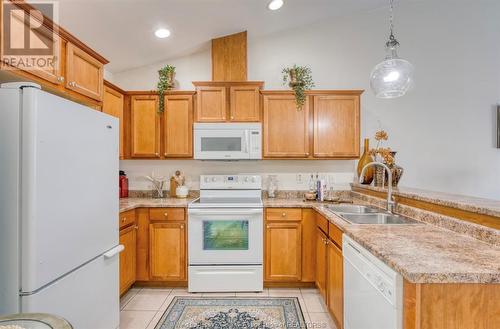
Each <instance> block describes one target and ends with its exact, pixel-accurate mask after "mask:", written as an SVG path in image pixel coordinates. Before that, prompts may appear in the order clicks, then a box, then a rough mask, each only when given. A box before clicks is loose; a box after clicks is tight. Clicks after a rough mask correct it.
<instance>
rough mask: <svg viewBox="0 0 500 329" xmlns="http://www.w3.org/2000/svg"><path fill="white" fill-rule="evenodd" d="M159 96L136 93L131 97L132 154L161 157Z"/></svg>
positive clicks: (141, 156)
mask: <svg viewBox="0 0 500 329" xmlns="http://www.w3.org/2000/svg"><path fill="white" fill-rule="evenodd" d="M157 108H158V96H156V95H136V96H131V98H130V134H131V138H130V139H131V141H130V142H131V146H130V148H131V156H132V157H133V158H159V157H160V116H159V115H158V113H157Z"/></svg>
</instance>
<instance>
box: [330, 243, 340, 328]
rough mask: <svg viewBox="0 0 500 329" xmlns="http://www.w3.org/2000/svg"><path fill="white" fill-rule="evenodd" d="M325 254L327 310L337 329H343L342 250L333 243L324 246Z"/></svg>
mask: <svg viewBox="0 0 500 329" xmlns="http://www.w3.org/2000/svg"><path fill="white" fill-rule="evenodd" d="M326 254H327V257H326V259H327V279H326V281H327V298H326V304H327V305H328V310H329V311H330V314H331V315H332V317H333V321H335V325H336V326H337V328H338V329H342V327H343V321H344V320H343V312H344V275H343V269H344V266H343V257H342V250H340V248H339V247H338V246H337V245H336V244H335V243H333V242H331V241H328V244H327V245H326Z"/></svg>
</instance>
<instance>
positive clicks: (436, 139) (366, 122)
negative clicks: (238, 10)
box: [114, 0, 500, 199]
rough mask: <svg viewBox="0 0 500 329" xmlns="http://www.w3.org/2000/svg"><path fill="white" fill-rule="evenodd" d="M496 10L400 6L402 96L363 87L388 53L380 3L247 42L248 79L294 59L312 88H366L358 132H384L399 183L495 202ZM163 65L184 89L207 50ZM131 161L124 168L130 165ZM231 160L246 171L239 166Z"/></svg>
mask: <svg viewBox="0 0 500 329" xmlns="http://www.w3.org/2000/svg"><path fill="white" fill-rule="evenodd" d="M499 13H500V2H499V1H495V0H476V1H473V0H469V1H466V0H455V1H452V0H442V1H439V2H437V1H419V2H405V3H402V4H400V5H399V6H398V7H397V9H396V30H395V32H396V36H397V38H398V39H399V41H400V42H401V49H400V56H401V57H404V58H406V59H408V60H409V61H411V62H412V63H413V64H414V66H415V68H416V78H417V84H416V88H415V89H414V90H413V91H411V93H409V94H408V95H406V96H405V97H402V98H399V99H394V100H381V99H377V98H375V97H374V96H373V94H372V93H371V91H370V90H369V80H368V78H369V73H370V71H371V69H372V68H373V66H374V65H375V64H377V62H378V61H380V60H381V59H382V58H383V57H384V55H385V54H384V49H383V45H384V43H385V41H386V38H387V36H386V34H387V9H386V8H384V9H379V10H375V11H370V12H364V13H360V14H357V15H354V16H351V17H345V18H342V19H338V18H336V19H332V20H329V21H323V22H318V23H317V24H314V25H311V26H307V27H303V28H300V29H296V30H288V31H286V32H283V33H280V34H275V35H270V36H268V37H266V38H260V39H250V40H249V44H248V48H249V49H248V55H249V72H248V75H249V79H252V80H265V82H266V88H268V89H277V88H283V87H282V86H281V70H282V68H283V67H284V66H287V65H291V64H293V63H297V64H300V65H309V66H310V67H311V69H312V71H313V77H314V80H315V82H316V86H317V88H321V89H329V88H332V89H366V92H365V93H364V94H363V97H362V134H363V136H369V137H371V136H373V133H374V131H375V130H376V129H377V128H378V127H379V123H378V122H380V124H381V126H382V127H383V128H384V129H385V130H387V131H388V133H389V142H388V143H387V145H388V146H390V147H391V148H392V149H394V150H397V151H398V155H397V162H398V163H399V164H400V165H401V166H403V167H404V168H405V174H404V176H403V180H402V183H401V184H402V185H405V186H412V187H419V188H425V189H431V190H438V191H446V192H453V193H460V194H468V195H475V196H483V197H489V198H495V199H499V198H500V175H499V174H498V171H499V169H500V149H496V148H495V142H494V141H495V128H496V127H495V116H494V109H495V106H496V103H497V102H498V101H500V42H499V39H498V38H499V31H500V19H499V18H500V17H499ZM167 62H168V63H170V64H174V65H178V68H177V72H178V73H177V77H178V80H180V82H181V83H180V87H181V88H185V89H191V88H192V86H191V85H190V81H191V80H202V79H210V55H209V52H202V53H199V54H197V55H192V56H188V57H187V58H183V59H176V60H172V61H166V63H167ZM161 64H163V63H160V64H159V65H158V66H157V67H155V66H152V67H147V68H143V69H136V70H133V71H130V72H123V73H118V74H115V76H114V78H115V82H116V83H117V84H118V85H120V86H122V87H123V88H125V89H151V88H154V85H155V82H156V79H157V74H156V70H157V69H158V68H159V67H161ZM129 162H130V161H128V162H124V163H122V167H123V168H124V169H128V168H130V167H129V166H130V164H129ZM268 162H269V161H266V162H261V163H259V165H258V167H259V168H260V167H267V168H271V169H272V171H275V170H278V169H280V168H283V166H285V167H286V166H287V165H288V164H287V165H285V164H282V163H279V164H278V163H269V164H268ZM164 163H165V164H167V163H168V162H164ZM290 163H294V164H296V165H297V166H301V167H303V168H307V169H309V166H311V165H314V166H315V167H316V169H315V170H317V171H320V172H331V171H332V170H328V169H327V168H329V167H331V168H336V166H337V164H338V163H339V162H337V161H320V162H317V163H316V162H313V161H295V162H294V161H290ZM347 163H350V162H349V161H347ZM193 166H199V167H200V168H201V167H202V166H203V167H205V166H206V165H205V163H196V162H195V163H194V164H193ZM228 166H229V168H231V170H234V171H243V170H246V168H245V167H244V166H242V165H241V164H240V163H233V164H228ZM323 166H324V167H323ZM349 166H350V167H351V168H354V163H351V164H350V165H349ZM209 168H213V167H209ZM240 168H241V170H239V169H240ZM259 168H256V170H260V169H259ZM199 170H200V171H201V170H202V169H199ZM203 170H205V169H203ZM228 170H229V169H228ZM342 170H344V168H342V169H340V170H339V171H342ZM304 171H306V170H301V171H298V172H304ZM307 171H309V170H307ZM311 171H314V170H311ZM333 171H336V170H333Z"/></svg>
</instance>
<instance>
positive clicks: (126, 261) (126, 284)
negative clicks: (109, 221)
mask: <svg viewBox="0 0 500 329" xmlns="http://www.w3.org/2000/svg"><path fill="white" fill-rule="evenodd" d="M136 243H137V232H136V226H135V225H132V226H129V227H127V228H124V229H123V230H120V244H121V245H123V246H124V247H125V249H124V250H123V251H122V252H121V253H120V295H122V294H123V293H124V292H125V291H127V290H128V288H130V286H132V285H133V284H134V282H135V267H136V258H135V257H136V256H135V255H136Z"/></svg>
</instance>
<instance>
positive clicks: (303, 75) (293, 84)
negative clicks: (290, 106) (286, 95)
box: [282, 64, 314, 111]
mask: <svg viewBox="0 0 500 329" xmlns="http://www.w3.org/2000/svg"><path fill="white" fill-rule="evenodd" d="M282 73H283V85H285V86H286V85H288V86H289V87H290V88H292V89H293V91H294V93H295V101H296V103H297V110H299V111H300V110H302V107H303V106H304V104H305V102H306V90H310V89H311V88H313V87H314V82H313V79H312V75H311V69H310V68H308V67H307V66H297V65H295V64H294V65H293V66H292V67H286V68H284V69H283V72H282Z"/></svg>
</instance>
